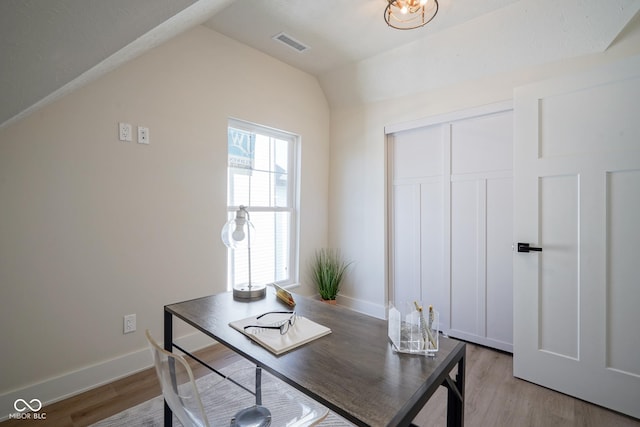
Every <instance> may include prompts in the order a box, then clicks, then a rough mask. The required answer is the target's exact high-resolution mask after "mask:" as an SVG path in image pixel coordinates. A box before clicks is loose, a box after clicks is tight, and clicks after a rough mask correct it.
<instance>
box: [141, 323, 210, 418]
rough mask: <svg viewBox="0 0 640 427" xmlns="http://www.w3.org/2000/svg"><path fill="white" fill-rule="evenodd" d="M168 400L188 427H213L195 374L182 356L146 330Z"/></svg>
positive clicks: (172, 408) (176, 414) (157, 371)
mask: <svg viewBox="0 0 640 427" xmlns="http://www.w3.org/2000/svg"><path fill="white" fill-rule="evenodd" d="M146 335H147V340H148V341H149V346H150V347H151V353H152V354H153V362H154V364H155V367H156V373H157V374H158V379H159V380H160V385H161V387H162V394H163V396H164V399H165V401H166V402H167V404H168V405H169V407H170V408H171V410H172V411H173V413H174V415H175V416H176V417H177V418H178V420H179V421H180V422H181V423H182V425H184V426H185V427H209V421H208V419H207V415H206V412H205V411H204V407H203V406H202V400H201V399H200V393H198V388H197V387H196V382H195V379H194V377H193V372H192V371H191V368H190V367H189V364H188V363H187V361H186V360H185V359H184V358H183V357H182V356H181V355H179V354H175V353H171V352H168V351H166V350H165V349H163V348H162V347H161V346H160V345H159V344H158V343H157V342H156V341H155V340H154V339H153V337H152V336H151V333H150V332H149V330H147V331H146Z"/></svg>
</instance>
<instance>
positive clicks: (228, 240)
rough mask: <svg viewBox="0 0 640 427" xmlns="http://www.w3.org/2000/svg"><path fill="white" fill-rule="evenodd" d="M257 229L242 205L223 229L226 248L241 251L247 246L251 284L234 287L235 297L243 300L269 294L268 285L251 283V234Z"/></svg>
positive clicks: (222, 234) (223, 240)
mask: <svg viewBox="0 0 640 427" xmlns="http://www.w3.org/2000/svg"><path fill="white" fill-rule="evenodd" d="M252 232H255V228H254V226H253V224H252V223H251V221H250V220H249V212H248V211H247V207H246V206H242V205H240V207H239V208H238V210H237V211H236V214H235V216H234V217H233V218H231V219H230V220H229V221H228V222H227V223H226V224H225V225H224V227H222V233H221V237H222V242H223V243H224V244H225V246H226V247H228V248H229V249H233V250H239V249H242V248H243V247H245V246H246V249H247V262H248V268H249V281H248V282H249V283H248V284H246V285H234V286H233V296H234V297H235V298H241V299H260V298H264V296H265V295H266V294H267V287H266V285H254V284H253V283H251V233H252Z"/></svg>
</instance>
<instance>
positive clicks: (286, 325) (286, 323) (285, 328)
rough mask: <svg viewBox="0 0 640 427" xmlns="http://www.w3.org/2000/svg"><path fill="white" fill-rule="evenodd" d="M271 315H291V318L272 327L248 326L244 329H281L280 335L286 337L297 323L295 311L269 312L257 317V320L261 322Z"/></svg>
mask: <svg viewBox="0 0 640 427" xmlns="http://www.w3.org/2000/svg"><path fill="white" fill-rule="evenodd" d="M269 314H290V315H291V316H290V317H289V318H288V319H286V320H283V321H280V322H275V323H273V324H271V325H247V326H245V327H244V330H245V331H246V330H247V329H249V328H260V329H279V330H280V335H284V334H286V333H287V332H288V331H289V327H291V326H293V325H294V324H295V323H296V312H295V311H268V312H266V313H263V314H261V315H260V316H258V317H256V320H259V319H261V318H263V317H265V316H267V315H269Z"/></svg>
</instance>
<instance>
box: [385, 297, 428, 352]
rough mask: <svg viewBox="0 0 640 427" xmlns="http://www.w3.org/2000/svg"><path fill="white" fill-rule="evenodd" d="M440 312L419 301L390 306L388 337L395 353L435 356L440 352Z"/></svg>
mask: <svg viewBox="0 0 640 427" xmlns="http://www.w3.org/2000/svg"><path fill="white" fill-rule="evenodd" d="M438 320H439V316H438V312H437V311H435V310H434V309H433V306H428V307H425V306H423V305H422V304H420V303H418V301H414V302H412V303H403V304H400V307H395V306H393V305H390V306H389V324H388V335H389V339H390V340H391V343H392V345H393V349H394V351H397V352H399V353H417V354H424V355H427V356H435V354H436V353H437V352H438V345H439V339H438Z"/></svg>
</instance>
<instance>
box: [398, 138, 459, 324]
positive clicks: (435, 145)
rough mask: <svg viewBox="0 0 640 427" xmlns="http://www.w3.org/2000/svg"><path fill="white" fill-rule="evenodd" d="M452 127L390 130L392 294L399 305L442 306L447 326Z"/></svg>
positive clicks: (443, 320) (439, 308)
mask: <svg viewBox="0 0 640 427" xmlns="http://www.w3.org/2000/svg"><path fill="white" fill-rule="evenodd" d="M447 141H448V129H447V127H445V126H441V125H437V126H430V127H423V128H420V129H416V130H410V131H405V132H402V133H399V134H396V135H390V136H389V148H390V150H389V155H390V156H391V165H390V166H391V168H390V169H391V170H392V172H391V183H390V184H391V185H390V193H391V205H392V206H393V208H392V209H391V211H390V212H389V215H390V218H391V220H390V230H391V234H392V236H393V242H392V244H391V246H390V258H391V262H390V272H391V278H390V281H391V282H392V283H394V284H396V286H392V287H391V292H390V294H391V295H390V300H391V302H392V303H394V304H396V305H400V304H405V303H412V302H413V301H416V300H418V301H421V302H423V303H424V304H432V305H433V306H434V307H436V309H437V310H439V311H440V319H441V322H443V325H442V326H443V327H444V328H448V327H449V326H448V318H449V284H448V281H447V277H446V274H447V273H448V256H446V254H448V247H447V246H446V245H445V242H446V240H447V229H448V226H447V224H446V223H445V218H447V216H446V215H445V213H446V211H445V209H444V206H446V205H447V204H448V193H447V191H448V182H447V181H446V180H445V178H444V176H445V175H444V172H445V170H444V163H445V162H444V161H443V159H445V158H446V157H448V144H447Z"/></svg>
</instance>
